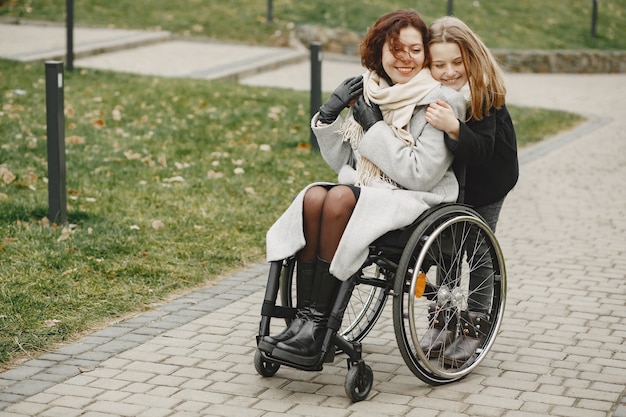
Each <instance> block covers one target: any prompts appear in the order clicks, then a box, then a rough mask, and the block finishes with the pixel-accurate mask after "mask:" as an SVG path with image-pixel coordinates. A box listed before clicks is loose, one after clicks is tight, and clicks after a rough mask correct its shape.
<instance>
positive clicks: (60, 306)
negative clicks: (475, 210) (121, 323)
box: [0, 0, 625, 367]
mask: <svg viewBox="0 0 626 417" xmlns="http://www.w3.org/2000/svg"><path fill="white" fill-rule="evenodd" d="M64 3H65V2H62V1H42V0H32V1H25V0H23V1H19V0H4V1H2V0H0V15H5V16H8V15H13V16H22V17H27V18H33V19H45V20H59V21H62V20H63V19H64ZM208 3H209V2H206V1H203V2H200V1H196V2H193V1H189V0H188V1H186V2H166V1H161V0H150V1H149V2H148V1H130V0H120V1H118V2H108V1H102V0H90V1H81V2H75V6H76V15H77V21H78V22H79V23H82V24H92V25H104V26H117V27H134V28H155V27H156V26H160V27H161V28H163V29H167V30H172V31H174V32H177V33H181V34H184V33H186V32H188V33H189V34H191V35H197V36H205V37H219V38H222V39H234V40H239V41H246V42H253V41H254V42H256V41H257V39H260V42H263V43H271V42H274V41H276V39H275V38H273V37H272V34H273V33H274V31H275V30H278V29H280V30H291V29H290V28H292V26H293V24H299V23H304V22H313V23H315V22H317V23H323V24H325V25H327V26H343V27H347V28H353V29H354V28H362V27H365V26H366V25H368V24H370V23H371V21H372V20H373V19H374V18H375V17H376V16H377V15H379V14H381V13H383V12H385V11H388V10H390V9H393V8H397V7H406V4H401V3H400V2H369V1H367V2H364V3H359V4H364V5H366V6H367V7H362V6H360V7H359V9H358V10H351V9H349V7H351V6H350V5H349V4H348V3H349V2H345V3H346V5H341V4H340V5H336V4H333V7H332V8H331V3H330V2H329V1H326V0H323V1H319V2H316V3H315V5H316V7H312V6H311V5H310V4H309V3H311V2H296V1H275V2H274V7H275V20H276V22H275V23H273V24H267V23H266V22H264V21H263V20H264V19H263V16H264V13H265V10H264V9H263V7H264V6H265V4H264V2H258V1H256V2H252V1H245V0H238V1H232V2H211V6H210V7H207V6H206V4H208ZM214 3H219V5H216V4H214ZM550 3H552V2H550ZM555 3H556V2H555ZM586 3H588V2H580V1H576V0H573V1H571V2H569V3H568V4H570V8H571V10H570V9H569V8H568V9H567V10H566V9H562V8H561V6H560V5H559V6H557V5H551V7H552V8H554V10H553V11H551V12H550V13H553V14H554V13H556V14H557V15H559V16H563V19H566V18H567V19H571V22H570V23H571V24H569V25H564V27H563V28H564V33H561V34H560V35H561V36H548V35H549V34H547V33H543V32H539V33H535V32H533V31H532V30H530V28H531V27H534V26H532V25H534V24H535V22H531V23H532V24H531V23H528V25H531V26H528V25H527V24H526V23H525V24H522V23H521V22H525V20H524V19H522V18H521V16H527V15H529V13H530V11H532V10H533V9H534V8H535V7H538V6H536V5H538V4H539V2H538V1H537V2H533V1H529V2H524V4H525V6H526V9H528V10H515V9H514V7H516V6H515V5H513V4H512V3H509V2H507V3H506V4H507V7H506V13H505V10H499V9H498V8H495V9H494V10H493V11H491V12H487V10H488V9H489V8H493V6H490V4H491V2H480V3H478V2H472V3H471V4H480V5H481V6H480V7H473V6H472V8H471V10H470V11H471V12H472V14H471V15H470V14H469V11H467V12H466V11H463V10H464V8H467V7H468V6H467V5H468V4H470V3H469V2H455V5H456V6H455V7H456V10H457V12H458V13H457V14H459V15H461V14H462V13H468V21H470V23H471V22H475V23H476V24H478V23H480V22H481V20H480V19H487V20H488V23H489V24H491V25H494V27H495V25H497V26H500V25H502V27H506V26H507V24H508V25H509V26H511V28H514V27H517V26H520V27H523V30H522V29H519V28H518V29H519V30H520V32H519V36H517V35H516V36H513V35H507V36H500V35H498V31H497V30H495V29H494V28H492V27H490V26H488V25H487V24H482V23H480V26H481V29H484V31H483V35H484V37H485V38H486V39H491V40H493V41H492V42H491V44H492V45H493V46H505V45H504V44H501V43H498V42H505V41H507V40H512V41H515V42H519V44H518V45H514V46H515V47H531V46H532V47H538V48H544V49H545V48H551V47H555V44H554V42H564V43H563V46H568V45H569V46H571V45H578V47H602V48H607V49H612V48H623V42H624V41H623V39H625V37H624V36H621V35H623V27H624V26H625V25H623V15H622V10H623V4H624V2H623V1H621V2H611V3H605V2H602V3H601V12H602V13H603V14H602V15H601V21H600V22H601V24H600V29H601V30H600V32H601V33H602V28H607V27H609V26H611V25H613V24H614V22H622V23H620V24H621V27H622V29H620V30H621V31H622V32H619V30H618V29H617V28H615V29H614V32H615V33H618V34H620V36H613V35H611V36H610V37H609V36H608V35H607V34H606V32H605V34H603V35H602V36H600V37H599V38H597V39H586V38H585V36H586V35H585V34H586V33H587V32H588V26H585V25H586V24H587V23H586V19H587V17H588V16H585V14H584V13H585V11H584V10H582V9H583V7H584V6H585V4H586ZM147 4H149V5H150V7H146V5H147ZM181 4H182V5H183V6H181ZM222 4H223V5H222ZM311 4H313V3H311ZM350 4H352V3H350ZM194 5H195V7H193V6H194ZM203 5H204V6H203ZM619 5H622V7H621V8H620V7H618V6H619ZM184 6H188V7H184ZM610 8H614V9H611V11H610V13H609V9H610ZM420 9H421V10H422V11H423V12H424V14H425V17H427V18H432V17H435V16H438V15H440V14H442V13H444V12H445V2H444V1H439V2H434V1H433V2H423V7H422V5H420ZM496 9H498V10H496ZM501 9H504V7H502V8H501ZM557 9H558V10H557ZM230 10H237V12H238V13H237V15H236V16H235V15H233V14H232V13H231V12H230ZM122 11H123V12H122ZM331 11H332V13H331ZM527 12H528V13H527ZM489 13H500V14H505V15H509V16H511V15H515V16H516V20H515V21H516V22H520V23H519V24H514V23H513V19H512V18H510V19H508V20H506V19H505V20H504V21H502V22H500V21H499V19H491V18H488V17H489V16H490V14H489ZM579 15H580V16H579ZM298 16H299V18H296V17H298ZM470 16H471V18H470ZM581 16H582V17H581ZM608 16H610V18H609V17H608ZM518 17H519V19H517V18H518ZM471 19H475V20H471ZM535 19H536V17H535ZM581 19H582V20H581ZM531 20H532V19H531ZM583 20H585V22H583ZM290 23H293V24H290ZM611 27H612V26H611ZM243 29H245V30H243ZM518 29H516V30H518ZM283 34H284V32H283ZM577 37H578V38H580V39H583V38H585V39H586V40H585V42H586V43H585V42H582V43H578V42H577V41H576V40H575V39H577ZM618 38H619V39H618ZM620 42H622V43H621V44H620ZM559 47H561V46H559ZM43 69H44V66H43V63H41V62H37V63H32V64H24V63H15V62H9V61H5V60H0V367H2V366H10V364H11V363H12V361H13V360H15V359H16V358H20V357H24V355H27V354H28V355H32V354H36V353H37V352H40V351H42V350H45V349H50V348H51V346H53V345H54V344H55V343H58V342H65V341H68V340H71V339H72V338H74V337H76V335H79V334H81V333H82V332H85V331H89V330H91V329H94V328H96V327H98V326H100V325H102V324H105V323H106V322H108V321H110V320H112V319H116V318H119V317H123V316H125V315H127V314H129V313H134V312H138V311H142V310H145V309H149V308H151V307H152V306H153V305H154V304H155V303H159V302H162V301H163V300H166V299H167V298H168V297H171V296H172V295H173V294H177V293H180V292H184V291H188V290H190V289H193V288H195V287H197V286H200V285H204V284H206V283H207V282H210V281H211V280H215V279H217V278H218V277H219V276H220V275H224V274H228V273H230V272H232V271H233V270H235V269H237V268H242V267H245V266H246V265H249V264H250V263H253V262H258V261H261V260H262V259H263V257H264V250H265V240H264V237H265V232H266V231H267V229H268V227H269V226H270V225H271V223H272V222H273V221H274V220H275V219H276V218H277V217H278V215H280V213H281V212H282V211H283V210H284V208H285V207H286V206H287V205H288V204H289V202H290V200H291V199H292V198H293V197H294V196H295V194H296V193H297V192H298V191H299V190H300V189H301V188H302V187H303V186H304V185H306V184H308V183H310V182H312V181H316V180H329V181H333V180H334V179H335V175H334V173H332V172H331V170H330V169H329V168H328V167H327V166H326V164H325V163H324V162H323V161H322V159H321V158H320V156H319V155H318V154H316V153H311V152H310V151H309V150H308V148H307V145H308V142H309V127H308V126H309V120H308V119H309V116H308V115H309V108H308V106H309V97H308V94H307V93H304V92H296V91H291V90H282V89H274V88H255V87H248V86H241V85H238V84H233V83H227V82H208V81H199V80H182V79H170V78H158V77H145V76H135V75H129V74H117V73H111V72H106V71H93V70H75V71H73V72H70V73H66V74H65V88H64V93H65V111H66V120H65V121H66V127H65V136H66V158H67V197H68V205H69V208H68V217H69V218H68V220H69V226H68V227H66V228H63V227H61V226H57V225H55V224H52V225H50V224H48V222H47V220H46V217H47V215H48V200H47V199H48V189H47V182H46V177H47V175H48V172H47V157H46V116H45V111H46V109H45V83H44V71H43ZM510 110H511V114H512V116H513V119H514V122H515V124H516V130H517V133H518V138H519V142H520V146H521V147H523V146H525V145H526V144H528V143H533V142H536V141H540V140H542V139H544V138H545V137H548V136H550V135H552V134H555V133H557V132H559V131H562V130H565V129H571V128H572V127H573V126H575V125H576V124H577V123H579V122H580V121H581V118H580V117H578V116H576V115H571V114H566V113H562V112H557V111H546V110H544V109H534V108H522V107H515V106H511V107H510ZM241 170H243V171H242V173H236V172H240V171H241Z"/></svg>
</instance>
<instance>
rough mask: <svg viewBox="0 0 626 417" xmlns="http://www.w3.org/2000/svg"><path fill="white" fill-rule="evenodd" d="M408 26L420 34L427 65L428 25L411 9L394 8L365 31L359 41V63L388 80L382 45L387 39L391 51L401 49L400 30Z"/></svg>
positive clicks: (425, 64) (426, 64)
mask: <svg viewBox="0 0 626 417" xmlns="http://www.w3.org/2000/svg"><path fill="white" fill-rule="evenodd" d="M409 26H411V27H414V28H415V29H417V30H418V31H419V32H420V33H421V34H422V42H423V43H424V56H425V58H426V60H425V62H424V66H428V49H427V48H428V26H426V23H424V20H423V19H422V18H421V17H420V15H419V14H418V13H417V12H416V11H415V10H411V9H407V10H396V11H395V12H391V13H387V14H385V15H383V16H381V17H379V18H378V20H377V21H376V23H374V26H372V27H371V28H370V29H369V30H368V31H367V34H366V35H365V38H364V39H363V42H362V43H361V64H362V65H363V66H364V67H365V68H367V69H369V70H371V71H374V72H376V73H377V74H378V75H380V76H381V77H384V78H386V79H387V80H388V81H389V76H388V75H387V73H386V72H385V70H384V69H383V63H382V57H383V46H384V45H385V42H387V41H389V44H390V46H391V51H392V52H393V51H394V50H402V49H403V48H402V47H401V45H399V44H400V40H399V38H400V30H402V29H404V28H406V27H409ZM396 47H398V48H396Z"/></svg>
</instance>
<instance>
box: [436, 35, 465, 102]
mask: <svg viewBox="0 0 626 417" xmlns="http://www.w3.org/2000/svg"><path fill="white" fill-rule="evenodd" d="M430 73H431V74H432V76H433V78H434V79H435V80H437V81H439V82H441V83H442V84H443V85H447V86H448V87H452V88H454V89H455V90H457V91H459V90H460V89H461V87H463V86H464V85H465V83H467V72H466V71H465V65H464V64H463V58H462V56H461V49H460V48H459V45H457V44H456V43H450V42H444V43H433V44H431V45H430Z"/></svg>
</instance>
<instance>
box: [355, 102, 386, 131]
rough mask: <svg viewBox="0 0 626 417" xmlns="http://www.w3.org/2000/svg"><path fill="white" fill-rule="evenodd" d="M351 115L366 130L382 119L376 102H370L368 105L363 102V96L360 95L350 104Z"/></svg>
mask: <svg viewBox="0 0 626 417" xmlns="http://www.w3.org/2000/svg"><path fill="white" fill-rule="evenodd" d="M352 116H353V117H354V120H356V121H357V123H358V124H360V125H361V127H363V130H365V131H366V132H367V131H368V130H369V129H370V127H372V126H374V125H375V124H376V123H377V122H380V121H381V120H383V113H382V112H381V111H380V107H378V104H376V103H372V105H371V106H370V105H369V104H367V103H366V102H365V97H363V96H361V97H359V98H358V99H357V101H356V102H355V103H354V105H353V106H352Z"/></svg>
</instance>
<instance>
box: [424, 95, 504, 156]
mask: <svg viewBox="0 0 626 417" xmlns="http://www.w3.org/2000/svg"><path fill="white" fill-rule="evenodd" d="M426 121H427V122H428V123H430V124H432V125H433V126H434V127H436V128H438V129H441V130H443V131H444V132H445V133H446V139H445V140H446V146H448V148H449V149H450V151H451V152H452V153H454V156H455V158H456V159H457V160H459V161H461V162H463V163H466V164H476V163H480V162H482V161H484V160H486V159H487V158H489V157H490V156H491V155H492V154H493V150H494V145H495V138H496V109H491V111H490V114H489V116H485V117H484V118H483V119H482V120H474V119H470V120H469V121H467V123H462V122H461V121H460V120H459V119H457V118H456V117H455V115H454V112H453V111H452V108H451V107H450V105H449V104H448V103H446V102H445V101H441V100H440V101H438V102H436V103H433V104H431V105H430V106H429V107H428V110H427V111H426Z"/></svg>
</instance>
